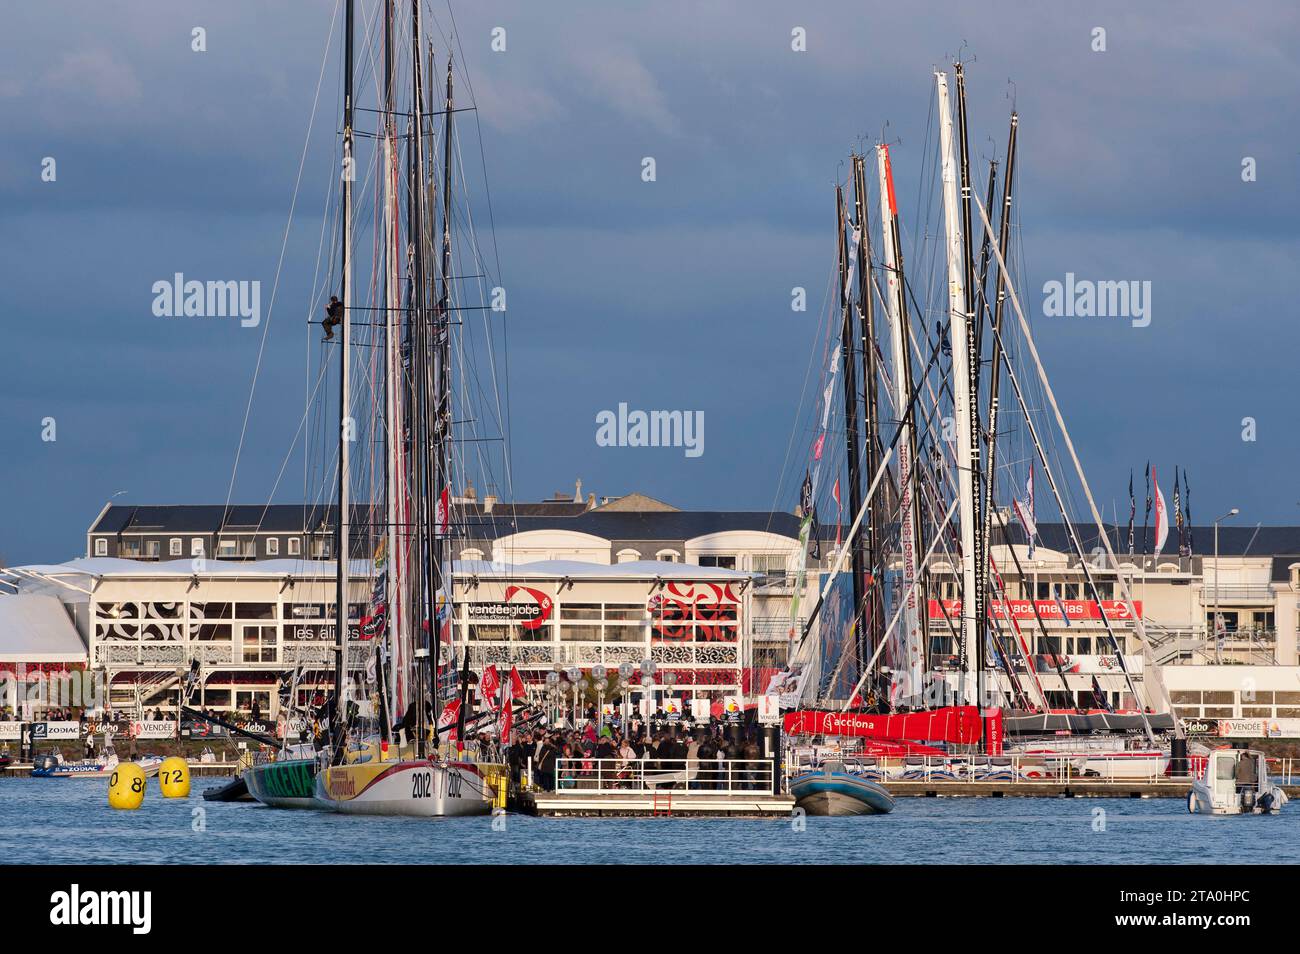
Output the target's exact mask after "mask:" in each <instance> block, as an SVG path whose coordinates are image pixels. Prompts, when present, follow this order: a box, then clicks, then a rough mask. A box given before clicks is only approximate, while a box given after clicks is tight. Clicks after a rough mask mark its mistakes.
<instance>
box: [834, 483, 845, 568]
mask: <svg viewBox="0 0 1300 954" xmlns="http://www.w3.org/2000/svg"><path fill="white" fill-rule="evenodd" d="M831 496H832V497H834V498H835V549H836V550H838V549H839V548H840V530H841V529H842V527H841V524H842V523H843V522H844V521H843V520H842V519H841V517H842V516H843V515H844V504H843V503H841V502H840V479H839V478H838V477H836V478H835V486H834V487H832V488H831Z"/></svg>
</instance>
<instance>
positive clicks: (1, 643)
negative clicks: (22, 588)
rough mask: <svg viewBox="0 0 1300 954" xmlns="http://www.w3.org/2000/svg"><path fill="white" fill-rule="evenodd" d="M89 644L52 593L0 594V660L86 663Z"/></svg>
mask: <svg viewBox="0 0 1300 954" xmlns="http://www.w3.org/2000/svg"><path fill="white" fill-rule="evenodd" d="M87 659H88V656H87V653H86V645H85V643H83V642H82V641H81V635H80V634H79V633H78V632H77V627H76V626H75V625H74V624H73V622H72V617H71V616H69V615H68V611H67V609H65V608H64V605H63V601H62V600H60V599H58V598H57V597H53V596H41V595H36V594H30V593H15V594H12V595H8V596H0V662H6V663H85V662H86V661H87Z"/></svg>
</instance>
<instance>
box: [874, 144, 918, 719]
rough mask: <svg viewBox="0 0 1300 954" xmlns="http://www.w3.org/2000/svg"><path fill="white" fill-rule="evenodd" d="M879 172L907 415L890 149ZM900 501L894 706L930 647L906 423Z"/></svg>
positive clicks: (901, 405) (910, 687)
mask: <svg viewBox="0 0 1300 954" xmlns="http://www.w3.org/2000/svg"><path fill="white" fill-rule="evenodd" d="M876 169H877V171H878V173H879V175H880V206H881V209H882V214H881V229H882V232H883V233H884V235H883V237H884V244H883V246H882V248H883V249H884V256H885V259H884V264H885V268H884V271H885V292H886V293H885V313H886V315H887V316H888V319H889V349H890V357H891V359H892V360H893V367H894V374H893V380H892V382H891V383H892V385H893V390H894V407H895V408H897V410H898V413H899V414H902V413H903V411H904V410H905V409H906V408H907V406H908V403H909V400H910V398H911V395H910V394H909V393H908V390H909V388H910V387H911V381H910V378H911V375H909V374H907V373H906V369H907V367H908V363H909V362H908V351H907V346H908V342H907V329H906V328H904V327H903V315H904V314H905V312H906V309H905V308H904V305H903V283H902V280H901V276H900V271H901V269H900V267H899V253H898V243H897V241H896V234H897V217H898V208H897V205H896V203H895V201H894V173H893V170H892V168H891V167H890V164H889V147H888V146H886V145H880V146H877V147H876ZM899 427H900V428H901V430H902V434H901V435H900V437H899V440H898V444H897V447H898V500H899V526H900V535H899V549H900V550H901V551H902V560H903V607H902V616H901V626H902V630H901V632H900V635H899V642H900V644H901V646H902V656H903V658H902V659H901V660H897V661H896V665H897V663H901V664H902V665H903V666H904V667H905V668H904V671H903V674H900V673H899V672H897V671H896V672H895V673H894V676H893V685H892V687H891V692H890V695H891V696H892V697H894V701H913V700H915V699H916V698H917V697H919V696H920V695H921V694H922V692H923V691H924V689H925V685H924V683H925V647H924V641H923V636H922V631H921V612H920V605H919V604H920V591H919V590H918V588H917V586H916V576H917V567H916V543H917V541H916V501H915V500H913V498H912V487H913V483H914V482H913V480H912V466H913V462H912V435H911V425H910V424H909V423H907V420H906V418H904V419H903V421H902V423H901V424H900V425H899Z"/></svg>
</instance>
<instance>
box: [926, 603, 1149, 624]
mask: <svg viewBox="0 0 1300 954" xmlns="http://www.w3.org/2000/svg"><path fill="white" fill-rule="evenodd" d="M1035 607H1037V608H1038V615H1039V616H1041V617H1042V618H1043V621H1044V622H1048V623H1050V622H1056V621H1064V620H1065V619H1069V620H1070V621H1071V622H1074V621H1076V620H1083V621H1087V620H1096V621H1101V620H1102V619H1110V620H1120V621H1123V620H1131V619H1132V618H1133V616H1132V614H1131V613H1129V609H1128V604H1127V603H1126V602H1124V601H1123V600H1102V601H1101V602H1100V603H1098V602H1097V601H1096V600H1060V601H1057V600H1005V601H1004V600H998V601H996V602H993V603H990V604H989V616H990V617H992V618H993V619H995V620H998V619H1007V618H1008V617H1010V618H1011V619H1015V620H1032V619H1033V618H1034V608H1035ZM1063 607H1064V613H1063V612H1062V608H1063ZM1133 607H1134V609H1136V610H1137V612H1138V615H1139V616H1141V615H1142V603H1141V601H1139V600H1135V601H1134V602H1133ZM945 613H946V614H947V616H948V618H949V619H953V620H955V619H958V618H959V617H960V616H961V600H942V601H940V600H930V619H943V618H944V614H945Z"/></svg>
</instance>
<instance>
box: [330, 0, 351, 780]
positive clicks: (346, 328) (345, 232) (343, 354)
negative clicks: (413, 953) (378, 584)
mask: <svg viewBox="0 0 1300 954" xmlns="http://www.w3.org/2000/svg"><path fill="white" fill-rule="evenodd" d="M352 4H353V0H346V4H345V10H346V13H345V14H344V26H343V228H342V230H341V231H342V237H343V241H342V246H343V248H342V252H341V257H342V261H341V267H340V271H341V272H342V279H341V286H342V292H343V294H342V299H343V323H342V326H341V329H340V330H341V332H342V336H341V337H342V341H341V343H340V345H339V488H338V491H339V492H338V517H337V519H336V521H335V530H334V533H335V553H334V555H335V557H336V559H337V563H338V567H337V571H336V575H335V595H334V598H335V606H334V615H335V620H336V623H335V626H336V631H335V636H336V645H335V648H334V653H335V658H334V709H333V711H332V712H331V714H330V740H331V742H332V743H333V745H334V752H333V760H334V762H335V763H336V764H337V762H338V761H340V760H341V759H342V756H343V744H342V742H343V738H342V736H343V723H344V712H343V685H344V670H345V666H346V663H347V653H348V558H349V556H350V554H349V552H348V550H349V547H348V440H349V437H350V434H349V433H348V432H349V429H350V425H349V421H348V387H349V382H348V338H349V335H350V334H351V327H350V326H351V319H352V315H351V311H352V289H351V288H350V287H349V283H350V281H351V278H352V274H351V267H352V266H351V263H350V261H349V256H350V255H351V249H350V248H349V247H348V246H349V245H350V244H351V242H352V179H353V176H354V171H353V170H354V165H353V161H352V160H353V156H352Z"/></svg>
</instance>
